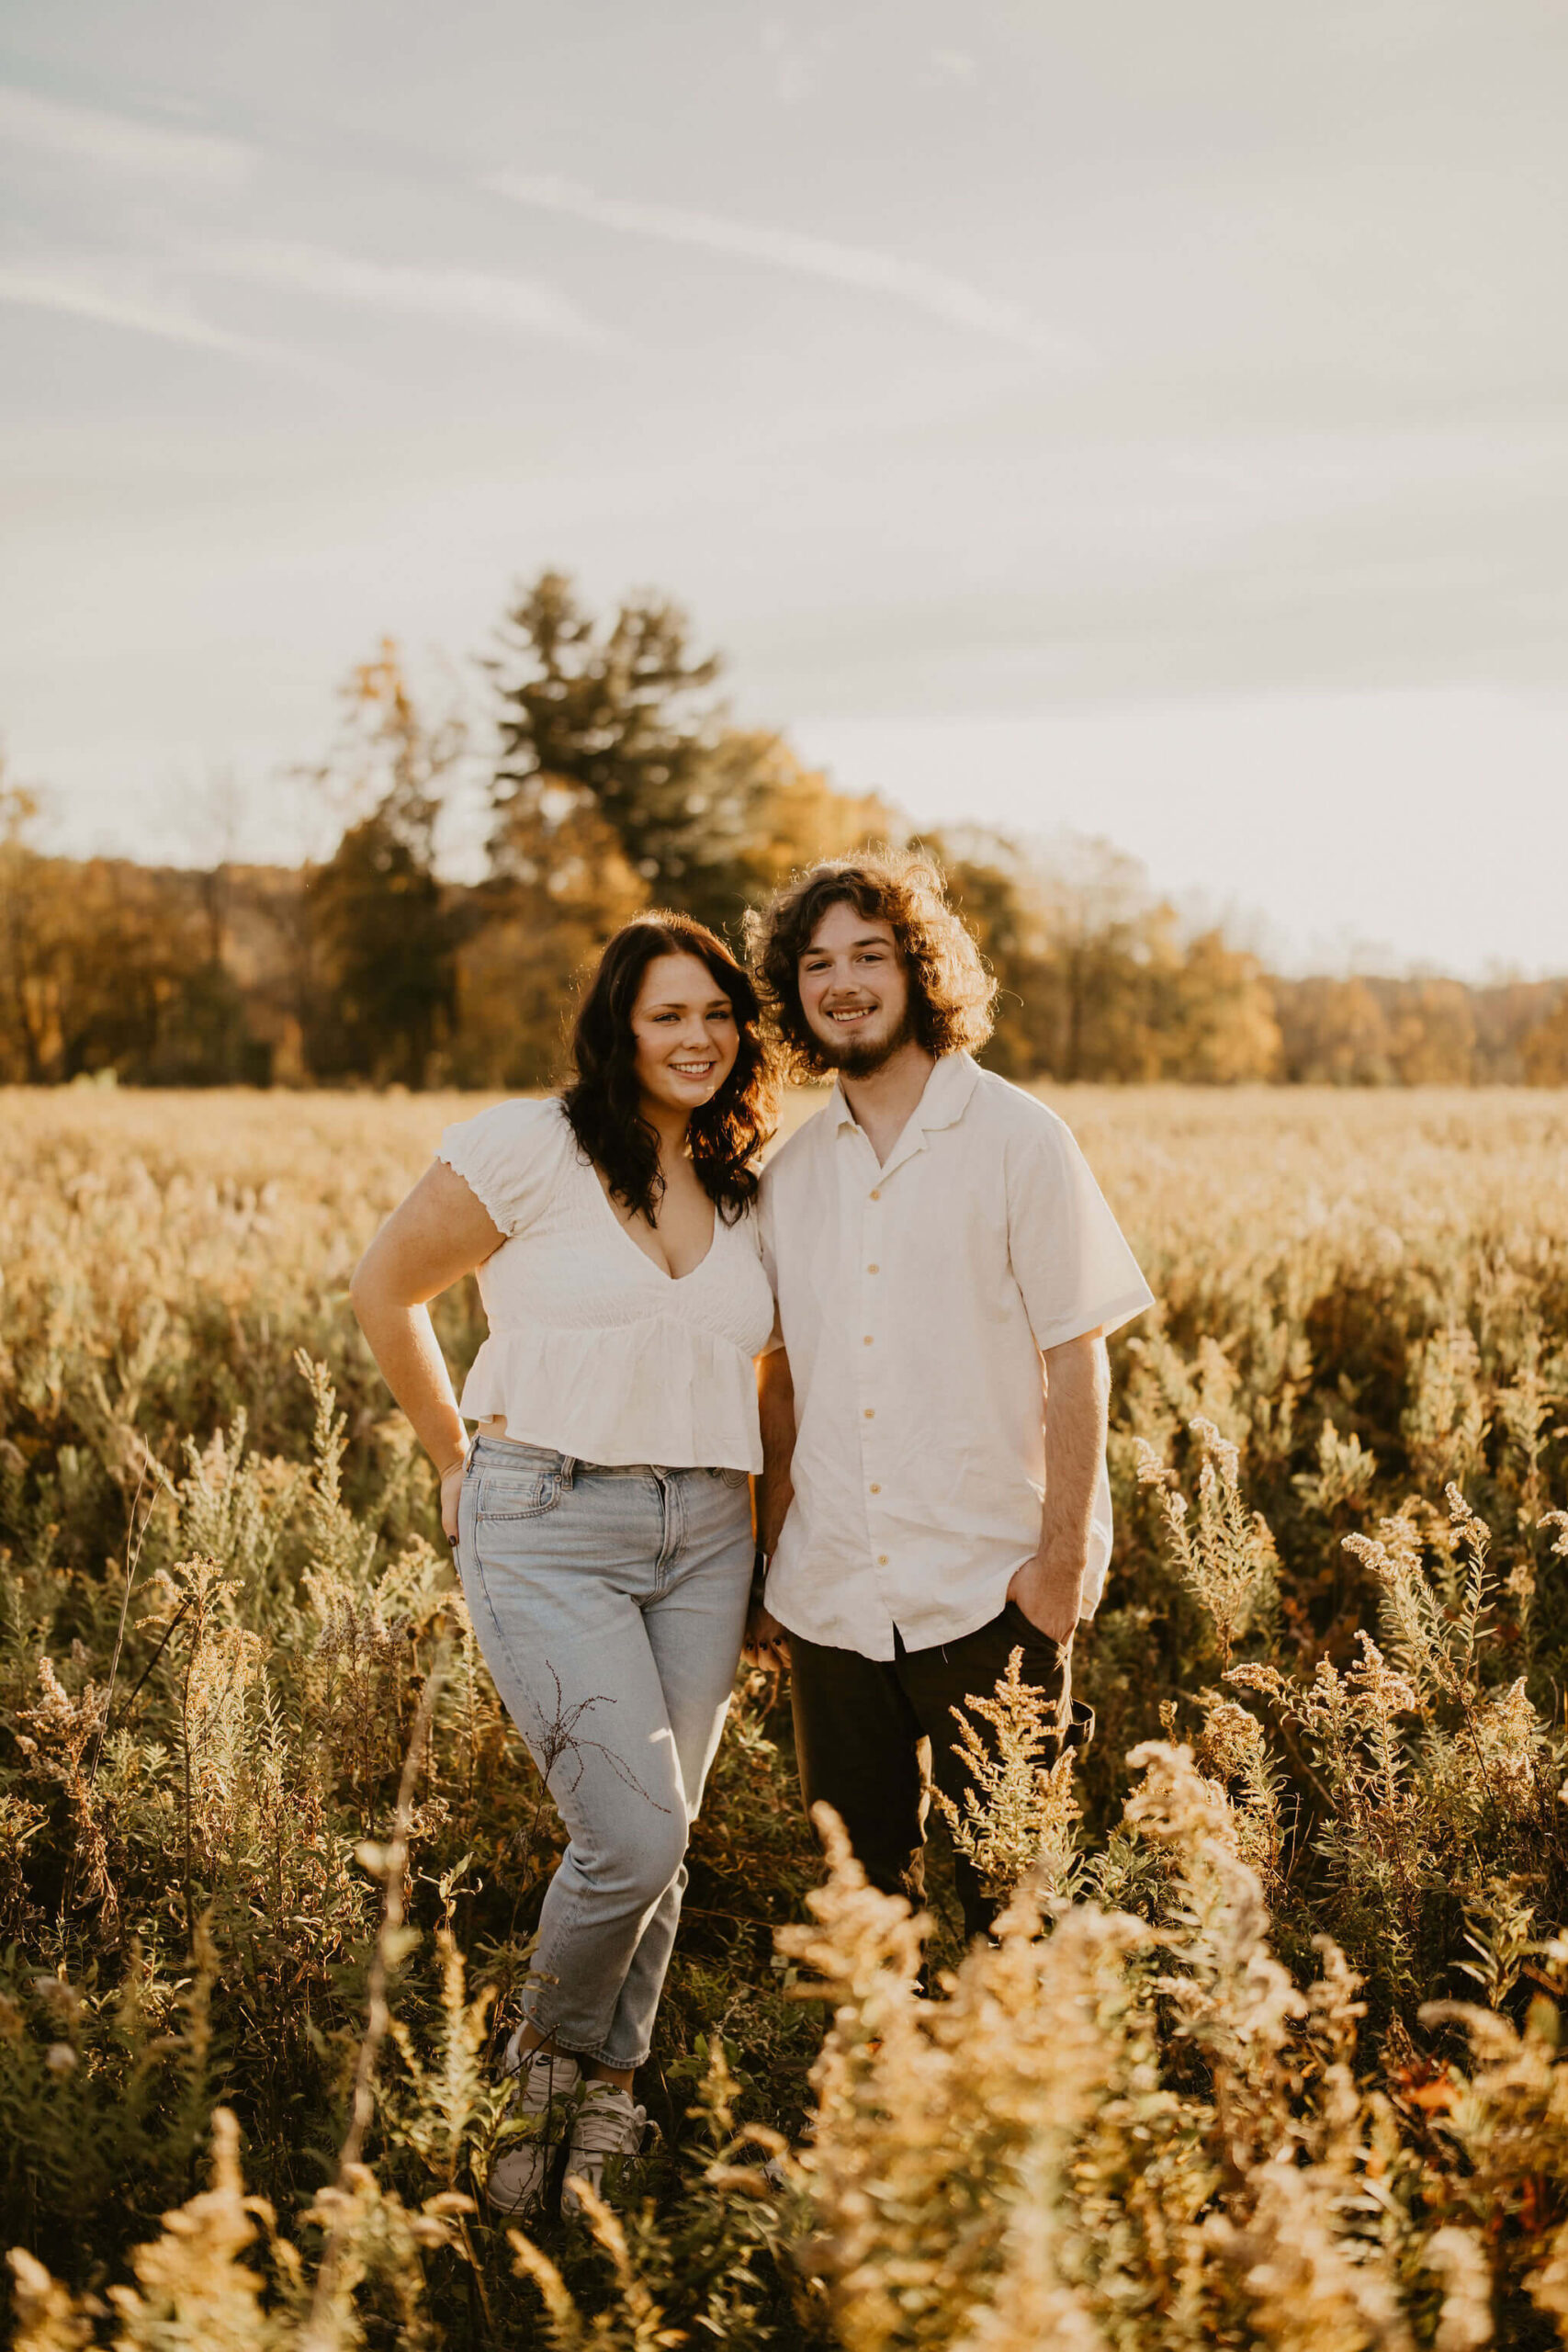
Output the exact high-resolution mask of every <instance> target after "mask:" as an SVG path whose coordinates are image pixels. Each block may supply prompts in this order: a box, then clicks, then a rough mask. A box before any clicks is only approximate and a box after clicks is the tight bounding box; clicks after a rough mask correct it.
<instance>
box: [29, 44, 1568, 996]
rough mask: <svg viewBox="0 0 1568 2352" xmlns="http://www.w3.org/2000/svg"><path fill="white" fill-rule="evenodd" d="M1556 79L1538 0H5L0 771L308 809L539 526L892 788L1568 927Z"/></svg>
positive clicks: (278, 850)
mask: <svg viewBox="0 0 1568 2352" xmlns="http://www.w3.org/2000/svg"><path fill="white" fill-rule="evenodd" d="M1565 102H1568V14H1565V13H1564V12H1563V11H1562V10H1560V9H1557V8H1554V7H1552V6H1550V5H1548V0H1488V5H1487V6H1484V7H1482V6H1478V5H1476V0H1462V5H1455V0H1319V5H1318V6H1314V7H1313V8H1300V7H1296V8H1285V7H1283V6H1258V0H1189V5H1187V6H1184V7H1182V8H1180V9H1175V8H1172V7H1170V6H1168V0H1100V5H1098V6H1095V7H1092V8H1085V7H1083V6H1077V5H1075V6H1067V5H1066V4H1065V0H965V5H964V6H962V7H959V6H950V5H940V6H939V5H933V4H932V0H876V4H875V5H871V6H866V5H856V0H830V5H819V0H795V5H793V6H778V7H773V6H768V5H762V6H747V5H745V0H739V5H738V0H722V5H720V0H707V5H698V0H666V5H665V6H662V7H660V8H659V9H649V8H648V7H646V6H640V5H637V6H634V5H632V0H589V5H586V6H577V7H573V8H564V7H548V8H547V7H544V6H538V5H536V0H511V5H509V6H504V7H502V6H480V5H473V0H449V5H448V6H446V8H444V9H442V10H440V11H436V10H433V9H431V8H429V7H428V6H415V5H413V0H378V5H377V6H374V7H372V6H369V5H368V0H353V5H347V0H309V5H303V0H272V5H271V6H268V7H267V8H266V9H247V10H234V9H214V8H213V7H211V6H210V5H202V6H197V5H194V4H193V0H112V5H110V0H73V6H71V7H70V8H68V9H62V8H61V7H60V6H57V5H45V4H44V0H9V6H7V9H6V13H5V18H4V23H3V25H0V352H3V357H0V515H3V518H4V520H3V526H0V738H3V739H4V741H5V744H6V759H7V767H6V773H7V775H8V776H9V777H10V778H11V779H12V780H13V781H18V782H23V783H27V784H30V785H36V786H41V787H43V788H44V790H45V792H46V795H47V823H48V828H49V838H50V839H51V841H53V842H56V843H58V844H59V845H61V846H62V847H69V848H72V849H74V850H86V849H111V850H115V851H118V852H124V853H129V854H138V855H141V856H146V857H156V858H167V859H171V860H175V861H180V862H202V861H204V860H206V859H208V858H210V857H211V856H213V855H216V854H220V853H227V854H245V855H252V856H294V855H297V854H300V852H301V851H302V850H303V849H315V848H317V847H318V846H319V843H320V835H321V825H322V823H323V821H324V819H323V815H322V811H321V809H320V807H319V806H318V805H317V804H315V803H314V802H312V800H311V798H310V793H309V791H308V789H307V788H305V787H303V786H300V785H299V783H298V781H296V780H293V778H292V771H294V770H295V769H297V768H298V767H299V765H300V764H301V763H308V762H310V761H311V760H313V759H318V758H320V756H321V754H322V752H324V751H325V750H326V748H327V747H328V745H329V744H330V742H331V741H332V739H333V730H334V725H335V708H336V705H335V690H336V688H337V686H338V684H339V683H340V681H341V680H342V679H343V677H344V674H345V673H346V672H347V671H348V669H349V667H350V665H351V664H353V663H354V662H357V661H360V660H363V659H365V658H367V656H368V655H369V654H370V653H371V652H373V650H375V648H376V646H377V644H378V641H379V639H381V638H382V637H383V636H384V635H387V634H390V635H392V636H394V637H396V638H397V639H399V640H400V643H401V644H402V645H403V646H404V647H405V648H406V649H407V651H408V656H409V659H410V662H411V664H412V669H413V671H414V674H415V675H416V677H418V678H419V679H420V681H421V684H422V687H423V689H424V690H426V691H428V692H430V693H432V694H434V695H443V694H446V693H447V692H448V691H456V692H461V693H462V694H464V695H467V696H468V697H469V698H470V700H471V701H472V703H473V707H474V708H475V710H476V713H477V714H478V715H479V717H480V718H481V719H482V716H483V708H484V705H483V687H482V676H481V673H479V670H478V669H477V667H476V666H475V662H476V657H477V656H479V655H480V654H482V653H484V652H485V651H486V650H489V648H490V646H491V642H492V640H493V636H494V631H495V628H496V624H497V622H498V621H499V619H500V617H501V615H502V612H503V610H504V608H505V606H506V604H507V601H508V599H509V597H510V595H511V594H513V591H514V589H515V588H516V587H517V586H518V585H519V583H521V582H525V581H526V580H528V579H530V578H532V577H533V576H534V575H536V573H537V572H538V571H540V570H541V569H543V568H544V567H545V566H546V565H554V566H558V567H561V568H564V569H566V570H567V571H570V572H572V573H573V574H574V575H575V576H576V577H577V579H578V581H579V582H580V584H581V589H582V591H583V593H584V594H585V595H587V596H588V597H589V599H590V600H591V601H592V602H593V603H595V604H596V605H600V606H609V605H612V604H613V603H614V601H615V598H617V597H618V596H620V595H621V594H625V593H626V592H627V591H629V590H631V589H634V588H641V587H646V586H657V587H659V588H660V589H663V590H665V591H668V592H669V593H671V594H673V595H674V596H675V597H676V598H677V599H678V600H679V601H680V602H681V603H682V605H684V606H685V607H686V608H687V610H688V611H689V612H690V613H691V615H692V617H693V622H694V629H695V632H696V635H697V637H698V639H699V640H700V641H701V642H702V643H703V644H704V645H705V646H708V645H713V646H716V647H718V648H721V649H722V650H723V651H724V652H725V654H726V655H727V657H728V673H727V684H728V693H729V695H730V697H731V701H732V705H733V708H734V713H735V716H736V718H737V719H738V720H739V721H740V722H742V723H745V724H748V725H756V726H767V727H777V728H782V729H784V730H785V731H786V732H787V733H788V734H789V736H790V738H791V740H792V741H794V742H795V745H796V747H797V748H798V749H799V750H800V751H801V752H802V753H803V754H804V755H806V756H807V758H809V759H810V760H811V761H813V763H826V764H827V765H828V766H829V768H830V770H831V772H832V775H833V776H834V780H835V781H836V782H837V783H838V784H839V785H840V786H842V787H843V788H844V789H846V790H852V791H857V792H859V791H867V790H872V789H876V790H880V791H882V792H884V793H886V794H887V795H888V796H889V797H892V798H893V799H894V800H896V801H897V803H899V804H900V805H901V806H902V807H904V808H905V809H908V811H909V812H910V814H911V816H912V817H913V818H914V819H915V820H917V821H919V823H922V824H934V823H936V822H938V821H945V822H947V823H950V824H952V823H966V824H986V825H992V826H995V827H998V828H999V829H1001V830H1003V831H1007V832H1009V833H1010V834H1013V835H1025V836H1032V835H1036V834H1038V835H1043V836H1053V835H1056V834H1059V833H1061V832H1062V831H1079V832H1087V833H1091V834H1097V835H1103V836H1105V837H1107V838H1109V839H1110V840H1111V841H1113V842H1116V843H1117V844H1118V845H1119V846H1120V847H1121V848H1122V849H1123V850H1125V851H1127V852H1128V853H1130V854H1132V855H1134V857H1136V858H1138V859H1140V860H1142V862H1143V863H1144V865H1145V867H1146V868H1147V871H1148V874H1149V876H1150V881H1151V887H1153V888H1156V889H1158V890H1160V891H1162V892H1168V893H1171V894H1173V895H1175V896H1177V897H1178V898H1179V899H1180V900H1181V901H1182V903H1183V904H1184V905H1189V906H1191V907H1194V908H1196V909H1208V910H1214V911H1217V912H1220V913H1223V914H1224V915H1225V916H1226V917H1227V919H1229V920H1230V921H1231V922H1232V923H1233V926H1234V927H1235V929H1236V931H1237V933H1238V934H1240V933H1245V934H1247V935H1248V936H1250V937H1251V938H1253V939H1254V940H1255V941H1256V943H1257V944H1259V945H1260V946H1262V947H1264V948H1265V950H1266V952H1269V954H1271V955H1273V956H1275V957H1276V958H1277V959H1278V960H1279V961H1280V962H1281V963H1282V964H1285V965H1287V966H1292V965H1293V966H1295V967H1299V968H1300V967H1308V966H1314V965H1316V966H1320V967H1321V966H1325V965H1331V964H1338V965H1340V966H1343V965H1344V964H1346V963H1348V962H1355V961H1360V962H1362V963H1381V964H1382V965H1383V966H1385V967H1389V968H1404V967H1428V968H1438V969H1446V970H1450V971H1456V972H1461V973H1463V974H1465V975H1467V976H1472V977H1480V976H1484V975H1486V974H1488V973H1491V972H1494V971H1497V970H1501V969H1505V968H1506V969H1511V970H1517V971H1520V972H1524V973H1527V974H1529V973H1539V972H1545V971H1562V970H1563V969H1568V892H1565V889H1564V885H1563V879H1562V877H1563V876H1564V875H1565V874H1568V677H1565V673H1564V658H1563V649H1564V646H1565V644H1568V629H1565V623H1568V571H1565V556H1564V549H1565V547H1568V530H1565V527H1564V526H1565V521H1568V517H1565V515H1564V506H1565V503H1568V498H1565V494H1568V405H1565V402H1564V392H1565V390H1568V301H1565V300H1563V288H1564V262H1565V260H1568V250H1565V248H1568V230H1565V227H1564V223H1565V222H1568V140H1564V138H1563V137H1562V122H1563V119H1564V108H1565ZM476 821H477V816H476V811H475V810H474V809H469V810H468V813H467V816H466V818H464V817H462V815H461V812H459V823H458V834H459V835H461V833H462V828H463V825H464V824H465V823H466V824H467V826H468V838H471V837H472V834H473V831H474V830H475V824H476ZM460 848H461V842H460V840H459V841H457V849H458V851H459V853H460Z"/></svg>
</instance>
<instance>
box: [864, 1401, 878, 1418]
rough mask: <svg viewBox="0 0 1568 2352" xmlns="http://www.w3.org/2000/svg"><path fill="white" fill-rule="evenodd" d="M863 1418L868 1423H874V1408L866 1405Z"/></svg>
mask: <svg viewBox="0 0 1568 2352" xmlns="http://www.w3.org/2000/svg"><path fill="white" fill-rule="evenodd" d="M865 1418H866V1419H867V1420H868V1421H874V1420H875V1419H876V1408H875V1407H874V1406H872V1405H868V1406H867V1407H866V1408H865Z"/></svg>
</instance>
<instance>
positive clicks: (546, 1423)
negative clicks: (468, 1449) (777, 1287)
mask: <svg viewBox="0 0 1568 2352" xmlns="http://www.w3.org/2000/svg"><path fill="white" fill-rule="evenodd" d="M437 1157H438V1158H440V1159H443V1160H445V1161H446V1165H447V1167H448V1168H451V1169H453V1170H456V1172H457V1174H458V1175H459V1176H461V1177H462V1178H463V1180H464V1182H466V1183H467V1184H468V1186H469V1188H470V1190H471V1191H472V1192H473V1193H474V1194H475V1196H476V1197H477V1198H478V1200H479V1202H481V1203H482V1204H483V1206H484V1207H485V1208H486V1209H487V1210H488V1211H489V1213H490V1215H491V1217H492V1218H493V1219H494V1220H495V1223H496V1224H497V1225H498V1226H499V1227H500V1228H501V1230H502V1233H503V1234H505V1236H506V1237H507V1238H506V1239H505V1240H504V1241H503V1242H502V1245H501V1247H500V1249H499V1250H495V1251H494V1252H493V1254H492V1255H491V1257H489V1258H488V1259H486V1261H485V1262H484V1264H483V1265H482V1266H481V1267H480V1268H479V1296H480V1298H481V1300H482V1301H483V1304H484V1310H485V1317H486V1320H487V1322H488V1323H489V1326H490V1333H489V1337H488V1338H487V1339H486V1340H485V1342H484V1345H483V1346H482V1347H481V1348H480V1350H479V1354H478V1355H477V1356H476V1357H475V1359H474V1363H473V1369H472V1370H471V1371H470V1373H469V1374H468V1380H467V1382H466V1384H465V1385H464V1389H463V1399H462V1411H463V1414H464V1416H465V1418H466V1419H469V1420H481V1419H486V1418H487V1417H488V1416H490V1415H491V1414H493V1413H501V1414H503V1415H504V1416H505V1419H506V1433H507V1435H508V1436H509V1437H513V1438H520V1439H523V1440H525V1442H528V1443H530V1444H534V1445H547V1446H552V1447H554V1448H555V1450H556V1451H557V1452H558V1453H569V1454H572V1455H574V1456H575V1457H576V1458H577V1459H578V1460H579V1461H581V1462H602V1463H605V1464H625V1463H628V1462H650V1463H657V1464H659V1465H660V1467H661V1468H668V1469H672V1470H673V1469H698V1468H701V1469H708V1470H726V1469H728V1470H760V1469H761V1466H762V1447H761V1435H760V1432H759V1429H758V1422H757V1386H756V1380H755V1376H754V1374H753V1370H752V1359H753V1357H754V1356H756V1355H757V1354H758V1353H759V1352H760V1351H761V1349H762V1348H764V1347H765V1346H766V1344H767V1341H768V1336H769V1333H770V1331H771V1330H772V1329H773V1291H772V1288H771V1286H770V1284H769V1282H768V1277H767V1275H766V1274H765V1272H763V1270H762V1263H761V1256H760V1254H759V1250H758V1242H757V1227H756V1217H755V1215H754V1213H753V1212H752V1211H751V1210H747V1211H746V1212H745V1213H744V1214H743V1215H742V1216H739V1217H738V1218H737V1219H736V1221H735V1222H734V1224H732V1225H727V1224H726V1222H725V1220H724V1218H723V1216H720V1215H719V1214H718V1213H717V1212H715V1216H714V1233H713V1242H712V1245H711V1247H710V1248H709V1250H708V1253H707V1256H706V1257H705V1259H704V1260H703V1261H702V1263H701V1264H700V1265H698V1266H694V1267H693V1269H692V1271H691V1272H690V1273H689V1274H683V1275H682V1276H681V1277H680V1278H679V1279H678V1280H677V1279H676V1278H675V1277H673V1276H671V1275H670V1274H667V1273H665V1272H663V1270H662V1268H660V1267H659V1266H656V1265H655V1264H654V1262H653V1261H652V1259H651V1258H649V1256H648V1255H647V1253H646V1252H645V1251H644V1250H639V1249H638V1247H637V1243H636V1242H635V1241H634V1240H633V1239H632V1237H631V1235H630V1234H629V1233H628V1232H627V1231H626V1227H625V1226H624V1225H623V1224H622V1223H621V1221H620V1218H619V1217H618V1216H616V1214H615V1210H614V1208H613V1207H612V1206H611V1204H610V1202H609V1200H608V1199H607V1197H606V1195H605V1193H604V1186H603V1185H602V1184H601V1182H600V1181H599V1177H598V1174H597V1171H596V1170H595V1169H594V1167H593V1165H592V1161H591V1160H590V1159H588V1158H587V1157H586V1155H585V1154H584V1153H583V1152H582V1151H581V1149H580V1148H579V1146H578V1142H577V1138H576V1136H574V1135H573V1133H572V1131H571V1126H570V1122H569V1121H568V1119H567V1115H566V1112H565V1110H564V1108H563V1106H562V1104H561V1103H560V1101H559V1100H558V1098H557V1097H554V1096H551V1097H549V1098H547V1099H546V1100H544V1101H536V1102H525V1101H513V1102H509V1103H496V1104H495V1105H494V1106H493V1107H492V1108H491V1109H490V1110H488V1111H481V1112H479V1114H478V1116H477V1117H475V1118H472V1119H463V1120H459V1121H458V1122H457V1125H454V1126H449V1127H447V1128H446V1131H445V1133H444V1134H443V1136H442V1137H441V1143H440V1148H439V1151H438V1154H437Z"/></svg>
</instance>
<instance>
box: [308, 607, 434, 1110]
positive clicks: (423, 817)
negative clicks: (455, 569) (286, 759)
mask: <svg viewBox="0 0 1568 2352" xmlns="http://www.w3.org/2000/svg"><path fill="white" fill-rule="evenodd" d="M343 698H344V708H345V723H344V732H343V737H342V740H341V741H340V742H339V743H338V745H337V746H336V748H335V749H334V751H333V753H332V754H331V756H330V757H329V759H328V760H327V761H325V762H324V763H322V764H321V766H320V767H318V768H316V769H315V770H313V771H311V778H312V781H313V782H314V783H315V785H316V786H317V787H318V788H319V789H320V790H321V792H322V793H323V795H325V796H327V797H330V798H333V799H335V800H336V802H337V803H338V805H340V806H345V807H347V808H348V809H350V810H351V811H354V810H355V809H357V811H358V812H359V813H358V814H356V815H354V816H353V819H352V821H350V822H349V823H348V824H347V825H346V826H345V827H344V833H343V837H342V839H341V841H340V842H339V843H338V846H337V849H336V851H335V852H334V854H333V856H332V858H331V859H329V861H328V862H327V864H326V865H321V866H319V867H317V868H315V869H314V871H313V872H312V873H311V874H310V877H309V881H308V887H307V900H306V904H307V915H308V940H309V971H308V975H307V976H306V989H307V1001H306V1004H305V1007H304V1028H305V1035H306V1040H307V1051H308V1054H309V1057H310V1067H311V1069H312V1070H313V1071H314V1072H315V1074H316V1075H317V1076H318V1077H323V1078H333V1077H344V1076H346V1075H349V1074H355V1075H364V1076H367V1077H369V1078H371V1079H373V1080H377V1081H378V1082H379V1083H385V1082H386V1081H388V1080H399V1081H400V1082H401V1083H403V1084H404V1085H408V1086H423V1085H427V1084H429V1083H431V1082H433V1080H435V1079H437V1078H438V1077H439V1076H440V1075H441V1074H442V1057H443V1056H444V1055H445V1053H446V1050H447V1049H448V1047H449V1045H450V1039H451V1031H452V1025H453V1018H454V1013H455V1008H456V979H457V945H458V934H459V929H460V925H459V923H458V921H457V915H456V912H455V910H454V909H453V907H452V906H451V905H450V904H449V903H448V896H447V893H446V891H445V890H444V889H443V887H442V884H441V880H440V877H439V876H438V875H437V873H436V867H435V829H436V825H437V822H438V820H439V819H440V815H441V810H442V805H443V798H444V795H445V792H446V786H447V784H448V782H449V779H450V778H451V775H452V774H453V771H454V770H455V769H456V768H457V764H458V763H459V761H460V760H461V759H462V757H463V754H464V752H465V751H466V749H467V745H468V727H467V723H466V721H465V720H464V718H462V716H461V714H460V713H459V712H457V710H455V709H452V710H448V711H447V712H446V713H444V714H443V715H442V716H440V717H438V718H434V719H432V718H427V717H426V716H425V715H424V713H423V712H422V711H421V710H420V708H419V707H418V706H417V705H416V703H415V702H414V699H413V696H412V692H411V690H410V687H409V684H408V679H407V677H406V674H405V673H404V669H403V664H402V659H401V656H400V652H399V650H398V647H397V645H396V644H395V643H394V641H393V640H392V639H390V638H386V639H383V640H382V642H381V646H380V650H379V651H378V653H377V655H376V656H375V658H374V659H373V660H371V661H369V662H361V663H359V664H358V665H356V667H355V669H354V670H353V671H352V672H351V673H350V674H349V678H348V681H347V683H346V684H345V686H344V690H343Z"/></svg>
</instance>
